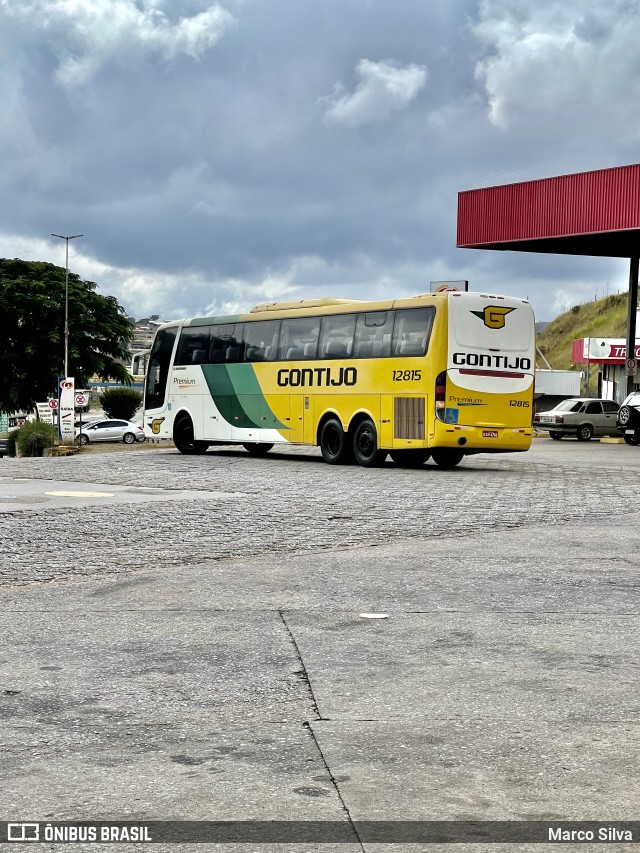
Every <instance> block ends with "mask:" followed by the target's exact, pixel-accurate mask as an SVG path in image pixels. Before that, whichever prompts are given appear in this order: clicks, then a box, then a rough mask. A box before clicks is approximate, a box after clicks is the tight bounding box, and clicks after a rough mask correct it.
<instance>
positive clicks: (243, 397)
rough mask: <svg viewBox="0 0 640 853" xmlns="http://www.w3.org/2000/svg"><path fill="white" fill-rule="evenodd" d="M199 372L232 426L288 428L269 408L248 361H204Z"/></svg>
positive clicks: (219, 409) (221, 412)
mask: <svg viewBox="0 0 640 853" xmlns="http://www.w3.org/2000/svg"><path fill="white" fill-rule="evenodd" d="M202 372H203V374H204V378H205V379H206V382H207V385H208V387H209V392H210V394H211V396H212V398H213V401H214V403H215V404H216V406H217V408H218V411H219V412H220V414H221V415H222V417H223V418H224V419H225V420H226V421H227V422H228V423H230V424H231V425H232V426H236V427H242V428H244V429H251V428H256V427H257V428H259V429H265V428H269V429H290V427H288V426H286V425H285V424H283V423H282V422H281V421H280V420H279V419H278V418H277V417H276V416H275V414H274V413H273V411H272V410H271V407H270V406H269V405H268V403H267V401H266V400H265V398H264V395H263V393H262V390H261V388H260V384H259V382H258V379H257V377H256V374H255V371H254V369H253V366H252V365H251V364H229V365H227V364H203V365H202ZM263 418H264V419H265V420H263Z"/></svg>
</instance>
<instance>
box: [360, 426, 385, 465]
mask: <svg viewBox="0 0 640 853" xmlns="http://www.w3.org/2000/svg"><path fill="white" fill-rule="evenodd" d="M353 455H354V456H355V459H356V462H357V463H358V465H363V466H364V467H365V468H375V467H376V466H377V465H382V463H383V462H384V460H385V459H386V458H387V451H386V450H378V434H377V432H376V427H375V424H374V423H373V421H372V420H369V418H367V419H366V420H364V421H360V423H359V424H358V426H357V427H356V428H355V432H354V433H353Z"/></svg>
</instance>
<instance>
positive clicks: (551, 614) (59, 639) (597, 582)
mask: <svg viewBox="0 0 640 853" xmlns="http://www.w3.org/2000/svg"><path fill="white" fill-rule="evenodd" d="M639 474H640V449H638V448H631V447H627V446H626V445H615V444H614V445H612V444H604V443H599V442H591V443H589V444H579V443H577V442H575V441H567V440H565V441H562V442H551V441H550V440H548V439H536V441H535V442H534V448H533V449H532V451H530V452H529V453H527V454H519V455H513V456H496V457H482V456H478V457H475V458H472V459H470V460H469V461H467V462H464V463H463V464H462V465H461V466H460V467H459V468H458V469H456V470H454V471H441V470H440V469H437V468H436V467H434V466H432V465H426V466H424V468H423V469H421V470H419V471H409V470H406V471H405V470H399V469H397V468H395V467H394V466H393V465H392V464H391V462H389V463H388V464H387V465H385V466H384V467H383V468H381V469H376V470H365V469H362V468H358V467H347V468H336V467H330V466H326V465H325V464H324V463H322V461H321V459H320V457H319V454H318V453H317V452H315V451H313V450H309V449H306V450H298V449H288V450H284V451H282V452H278V453H274V452H272V453H271V454H269V456H268V457H266V458H265V459H253V458H250V457H249V456H248V454H246V453H245V452H244V451H243V450H240V449H238V450H230V449H227V450H216V451H212V452H209V453H208V454H207V455H206V456H204V457H196V458H191V457H183V456H180V455H179V454H178V453H176V452H175V451H174V450H157V449H156V450H155V451H154V452H149V450H148V449H147V448H145V447H144V445H143V446H141V447H139V448H126V450H125V449H124V448H119V447H118V446H114V448H113V451H112V452H110V453H109V452H102V453H85V452H83V453H80V454H78V455H77V456H74V457H70V458H64V459H41V460H37V459H33V460H30V459H21V460H9V459H4V460H0V537H1V539H2V556H1V557H0V622H1V624H2V638H3V642H2V646H1V647H0V720H1V721H2V725H1V728H0V752H1V753H2V761H1V763H0V805H1V808H0V815H5V816H6V819H8V820H14V819H16V820H36V821H39V820H49V821H54V820H85V821H99V820H109V819H111V820H118V819H119V820H139V821H146V820H152V819H154V820H200V821H202V820H289V821H308V820H318V821H334V822H339V824H341V825H344V826H346V827H348V828H351V829H353V842H352V843H348V842H347V843H341V844H336V845H333V844H316V845H315V846H314V845H313V844H311V843H307V842H306V841H304V840H298V842H297V843H293V844H291V845H285V846H280V847H273V849H278V850H287V851H289V850H290V851H294V850H295V851H301V850H305V851H306V850H316V849H317V850H323V851H329V850H332V849H335V850H340V851H343V853H350V851H352V850H353V851H362V850H367V851H374V850H375V851H382V850H390V851H391V850H394V851H395V850H404V849H406V850H413V851H416V850H418V849H421V848H420V846H417V845H415V844H414V845H409V844H400V843H396V844H372V843H370V841H369V840H368V839H367V838H366V837H364V836H363V835H360V837H358V833H357V827H358V822H359V821H367V820H395V821H403V820H425V821H431V820H454V821H462V820H466V821H470V820H473V821H550V822H553V821H559V820H576V821H584V820H602V821H611V822H612V823H615V822H616V821H624V820H635V819H636V818H637V807H638V796H637V791H638V788H639V787H640V786H639V784H638V783H639V781H640V780H639V778H638V777H639V775H640V771H639V767H640V738H639V728H638V726H639V720H640V692H639V690H638V671H639V665H638V660H639V657H638V651H639V648H638V647H639V645H640V642H639V640H638V637H639V635H640V630H639V629H640V617H639V616H638V595H639V592H640V572H639V570H638V553H639V544H640V532H639V530H640V529H639V525H638V521H639V515H638V510H637V509H636V506H635V495H636V494H637V482H638V476H639ZM372 616H375V617H386V618H371V617H372ZM395 840H396V841H398V842H399V841H400V840H401V839H400V837H398V838H397V839H395ZM554 846H557V845H554ZM584 846H585V845H583V847H584ZM587 846H592V845H587ZM10 847H15V848H16V849H24V845H22V846H20V845H19V844H16V845H8V846H7V847H5V848H4V849H9V848H10ZM84 847H85V845H69V849H73V850H76V851H78V850H80V849H84ZM545 847H546V845H535V846H534V845H530V849H532V850H536V851H538V853H540V851H543V850H544V849H545ZM467 848H468V849H470V850H473V851H474V853H481V851H482V850H484V849H487V850H489V849H493V850H495V848H492V847H490V846H486V845H482V844H480V845H478V844H475V845H468V844H462V845H458V846H456V847H455V848H451V847H447V846H446V845H438V844H434V845H430V846H429V847H428V848H425V849H429V850H430V851H433V853H435V851H438V850H452V849H457V850H460V849H467ZM618 848H619V849H629V848H628V847H625V846H624V845H616V844H613V845H609V849H618ZM52 849H54V848H52ZM55 849H58V850H59V849H62V846H61V845H56V846H55ZM86 849H93V850H96V849H97V848H96V846H86ZM105 849H110V850H113V849H114V847H113V846H111V847H109V848H107V847H105ZM118 849H121V850H125V849H128V847H127V845H120V846H119V847H118ZM131 849H134V848H133V847H131ZM151 849H153V850H156V851H159V850H161V849H165V848H164V846H163V845H162V844H160V845H154V846H153V847H152V848H151ZM166 849H167V850H170V849H174V850H175V849H182V850H187V849H193V850H199V851H203V850H206V849H216V848H214V847H213V846H209V845H202V844H199V845H198V844H193V845H187V844H185V845H182V846H181V847H180V848H176V847H171V846H166ZM220 849H229V850H232V849H233V850H254V849H255V850H258V849H260V850H264V849H271V848H269V847H265V846H264V845H262V846H261V845H258V846H256V845H251V844H244V845H243V844H238V845H236V846H235V847H228V848H222V847H221V848H220ZM514 849H515V845H514ZM517 849H519V850H526V849H528V846H527V845H522V844H519V845H517Z"/></svg>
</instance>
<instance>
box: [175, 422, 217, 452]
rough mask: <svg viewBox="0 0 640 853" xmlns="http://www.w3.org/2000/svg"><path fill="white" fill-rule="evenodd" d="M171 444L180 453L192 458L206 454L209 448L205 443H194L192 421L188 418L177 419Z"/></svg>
mask: <svg viewBox="0 0 640 853" xmlns="http://www.w3.org/2000/svg"><path fill="white" fill-rule="evenodd" d="M173 443H174V444H175V446H176V448H177V449H178V450H179V451H180V453H184V454H185V455H187V456H193V455H194V454H196V453H206V451H207V448H208V447H209V445H208V443H207V442H206V441H196V439H195V432H194V429H193V421H192V420H191V418H190V417H188V416H183V417H181V418H178V420H177V421H176V422H175V424H174V425H173Z"/></svg>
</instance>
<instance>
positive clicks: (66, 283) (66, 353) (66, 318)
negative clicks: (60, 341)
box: [51, 234, 84, 378]
mask: <svg viewBox="0 0 640 853" xmlns="http://www.w3.org/2000/svg"><path fill="white" fill-rule="evenodd" d="M51 236H52V237H60V239H61V240H65V241H66V244H67V252H66V257H65V270H64V375H65V378H66V377H67V376H68V375H69V240H75V239H76V237H83V236H84V234H72V235H71V236H70V237H65V236H64V234H52V235H51Z"/></svg>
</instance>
